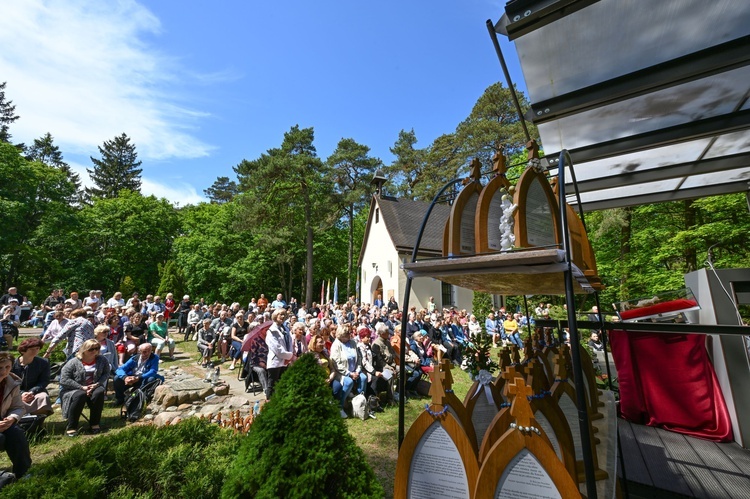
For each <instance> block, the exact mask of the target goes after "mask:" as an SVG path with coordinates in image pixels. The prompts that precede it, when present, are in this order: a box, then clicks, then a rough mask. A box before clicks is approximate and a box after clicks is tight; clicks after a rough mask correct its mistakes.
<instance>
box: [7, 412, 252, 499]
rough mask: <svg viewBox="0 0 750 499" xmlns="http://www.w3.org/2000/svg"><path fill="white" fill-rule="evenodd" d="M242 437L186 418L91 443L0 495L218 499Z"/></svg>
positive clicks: (35, 471)
mask: <svg viewBox="0 0 750 499" xmlns="http://www.w3.org/2000/svg"><path fill="white" fill-rule="evenodd" d="M242 439H243V437H240V436H238V435H234V434H233V432H232V431H231V430H225V429H223V428H220V427H219V426H218V425H215V424H209V423H207V422H205V421H201V420H198V419H196V418H191V419H189V420H186V421H184V422H182V423H180V424H178V425H175V426H167V427H163V428H157V427H155V426H131V427H129V428H126V429H124V430H122V431H119V432H117V433H113V434H111V435H103V436H100V437H97V438H92V439H90V440H88V441H86V442H82V443H80V444H77V445H75V446H73V447H71V448H70V449H69V450H67V451H66V452H64V453H62V454H60V455H59V456H57V457H55V458H54V459H51V460H49V461H47V462H45V463H43V464H40V465H35V466H33V467H32V469H31V471H30V474H31V476H30V477H28V478H26V479H24V480H21V481H19V482H17V483H15V484H13V485H11V486H8V487H6V488H4V489H3V491H2V496H3V497H8V498H27V497H39V498H53V497H60V498H69V497H113V498H114V497H116V498H118V499H119V498H154V499H156V498H175V497H196V498H197V497H218V496H219V493H220V490H221V485H222V482H223V481H224V479H225V478H226V477H225V475H226V472H227V470H228V469H229V466H230V463H231V461H232V458H233V456H234V454H235V453H236V451H237V449H238V448H239V444H240V442H241V440H242Z"/></svg>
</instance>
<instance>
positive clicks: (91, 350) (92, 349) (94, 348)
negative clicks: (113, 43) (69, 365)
mask: <svg viewBox="0 0 750 499" xmlns="http://www.w3.org/2000/svg"><path fill="white" fill-rule="evenodd" d="M99 350H100V349H99V347H93V348H89V349H88V350H86V351H87V352H98V351H99Z"/></svg>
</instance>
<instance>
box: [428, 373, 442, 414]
mask: <svg viewBox="0 0 750 499" xmlns="http://www.w3.org/2000/svg"><path fill="white" fill-rule="evenodd" d="M444 378H445V373H444V372H443V371H441V370H440V364H435V368H434V370H433V371H432V372H431V373H430V379H431V380H432V385H431V386H430V396H431V397H432V404H433V405H439V406H441V407H442V406H443V405H445V389H444V388H443V379H444Z"/></svg>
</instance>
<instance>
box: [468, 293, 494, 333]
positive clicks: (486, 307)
mask: <svg viewBox="0 0 750 499" xmlns="http://www.w3.org/2000/svg"><path fill="white" fill-rule="evenodd" d="M490 310H492V295H491V294H489V293H482V292H480V291H477V292H475V293H474V298H473V299H472V300H471V312H472V313H473V314H474V315H475V316H476V317H477V321H479V323H480V324H481V325H482V330H484V319H486V318H487V315H488V314H489V313H490Z"/></svg>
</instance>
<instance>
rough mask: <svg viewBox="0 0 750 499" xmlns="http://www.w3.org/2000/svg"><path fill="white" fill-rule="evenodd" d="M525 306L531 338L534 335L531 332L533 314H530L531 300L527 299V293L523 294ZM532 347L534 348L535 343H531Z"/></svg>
mask: <svg viewBox="0 0 750 499" xmlns="http://www.w3.org/2000/svg"><path fill="white" fill-rule="evenodd" d="M523 307H524V308H525V309H526V325H527V326H528V327H529V339H531V338H532V336H533V335H532V334H531V316H530V315H529V302H528V300H527V299H526V295H523ZM532 341H533V340H532ZM531 347H532V348H533V347H534V345H531Z"/></svg>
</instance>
